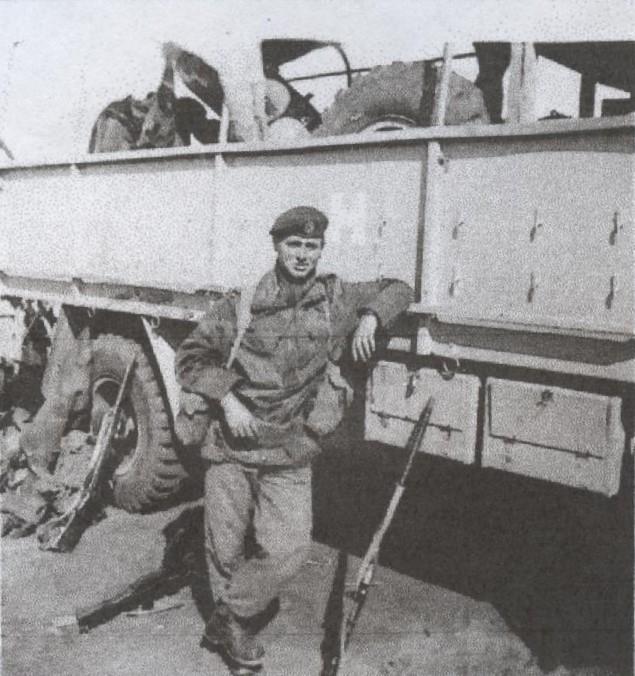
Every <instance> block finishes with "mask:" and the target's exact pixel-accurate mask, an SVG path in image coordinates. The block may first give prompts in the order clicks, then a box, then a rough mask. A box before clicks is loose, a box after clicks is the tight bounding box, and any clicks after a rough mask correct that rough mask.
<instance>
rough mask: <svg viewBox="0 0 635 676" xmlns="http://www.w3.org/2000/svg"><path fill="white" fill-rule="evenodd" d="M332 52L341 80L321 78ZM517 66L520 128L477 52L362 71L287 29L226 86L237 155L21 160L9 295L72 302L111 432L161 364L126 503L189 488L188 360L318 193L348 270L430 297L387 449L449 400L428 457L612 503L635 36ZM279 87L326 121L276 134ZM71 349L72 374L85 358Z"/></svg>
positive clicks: (2, 179)
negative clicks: (286, 217) (196, 334)
mask: <svg viewBox="0 0 635 676" xmlns="http://www.w3.org/2000/svg"><path fill="white" fill-rule="evenodd" d="M324 49H331V50H334V51H335V52H336V53H337V54H339V55H340V57H341V58H342V61H343V67H342V68H341V69H339V70H337V71H326V72H321V73H312V74H311V75H302V74H300V75H298V74H297V68H296V69H295V70H294V68H295V66H296V65H297V62H298V61H302V59H303V58H305V57H307V56H311V55H312V54H313V53H314V52H316V51H319V50H324ZM504 52H505V53H506V54H507V56H506V57H504V58H503V60H504V61H505V63H504V64H503V66H504V67H503V68H499V71H500V73H499V74H500V80H499V81H498V82H494V89H496V88H497V87H498V88H499V89H500V91H501V93H504V111H503V112H504V114H503V120H502V123H496V124H494V123H488V119H489V117H488V112H487V111H488V109H490V107H491V100H489V101H488V100H487V97H486V96H485V97H484V94H483V92H485V93H487V87H486V86H484V84H483V82H484V78H483V68H482V66H483V64H482V62H481V63H480V64H479V66H480V70H479V77H478V78H477V80H476V84H475V83H474V82H472V81H471V80H470V79H469V78H467V77H463V76H461V75H457V74H456V73H455V72H454V69H459V65H458V64H460V63H461V62H462V59H459V58H458V57H463V56H465V57H466V58H469V57H471V56H473V55H470V54H468V55H458V56H457V55H455V54H453V50H452V48H451V46H446V49H445V51H444V54H443V57H441V58H438V59H433V60H427V61H421V62H414V63H409V64H405V63H393V64H390V65H387V66H380V67H378V68H374V69H370V70H368V69H364V70H361V71H356V70H355V69H352V68H351V66H350V64H349V62H348V60H347V58H346V56H345V52H344V50H343V48H342V47H341V46H340V45H339V44H336V43H328V42H320V41H315V40H313V41H312V40H287V39H285V40H282V39H280V40H277V41H276V40H270V39H268V40H263V42H262V43H261V45H260V49H259V50H255V52H254V53H255V54H256V56H257V60H258V61H257V67H253V68H251V70H249V73H251V74H250V75H249V76H248V77H247V80H245V78H242V79H241V78H237V79H236V78H235V79H234V80H231V78H227V79H226V80H225V81H224V84H225V83H227V84H226V86H228V85H229V84H230V80H231V81H233V82H234V83H238V84H236V86H239V87H243V89H242V90H241V92H240V96H238V97H234V98H233V99H232V97H231V96H227V99H226V101H225V102H224V103H223V105H222V106H221V108H220V113H221V114H220V118H221V120H220V121H221V124H220V138H219V140H218V143H214V144H212V145H208V146H200V147H173V148H157V149H147V148H146V149H137V150H129V151H125V152H115V153H99V154H92V155H89V154H78V155H76V156H73V157H66V158H62V159H60V158H50V159H46V158H45V159H43V160H40V161H33V162H20V161H19V160H13V161H10V160H8V159H7V160H6V161H5V163H4V164H3V165H0V223H1V226H0V227H1V230H2V242H3V245H2V247H1V248H0V296H2V297H3V298H5V299H7V300H10V301H11V307H19V306H21V304H22V305H24V303H26V302H28V301H30V302H31V303H37V304H40V305H43V306H46V307H49V306H53V307H54V308H56V311H57V314H58V316H59V317H64V318H65V320H64V322H63V323H64V325H65V326H66V327H67V328H68V327H70V334H68V335H71V334H72V336H73V337H74V339H75V340H77V341H78V342H81V343H82V345H88V347H89V351H90V361H91V370H90V383H89V385H88V395H89V396H88V399H89V407H90V420H91V424H93V423H95V421H98V420H99V416H100V415H103V411H104V410H105V408H106V407H107V406H109V405H112V403H113V400H114V397H115V396H116V392H117V390H118V386H119V383H120V382H121V379H122V378H123V376H124V373H125V367H126V365H127V363H129V361H130V357H131V356H132V355H134V356H135V357H136V364H137V366H136V370H135V374H134V380H133V383H132V387H131V389H130V394H129V397H128V399H127V401H126V403H125V405H124V412H125V417H126V424H125V425H123V428H122V429H123V430H124V431H122V433H121V435H120V436H121V438H120V440H119V441H120V443H119V444H118V449H119V452H118V457H117V460H116V467H114V469H113V479H112V500H113V502H114V504H116V505H118V506H120V507H123V508H124V509H127V510H129V511H142V510H145V509H148V508H151V507H154V506H155V505H157V504H160V503H161V502H162V501H163V500H165V499H166V498H168V497H169V496H171V495H172V494H173V493H174V492H175V491H176V490H178V487H179V486H180V485H181V483H182V482H183V480H184V479H185V477H186V476H187V474H188V472H187V471H186V467H185V466H186V465H187V458H186V456H185V454H184V453H183V449H182V448H181V447H180V444H179V441H178V440H177V439H176V438H175V435H174V432H173V423H174V419H175V415H176V412H177V410H178V400H179V388H178V385H177V383H176V381H175V377H174V351H175V349H176V348H177V347H178V345H179V343H180V341H181V340H182V339H183V338H184V337H185V335H187V333H188V331H189V330H191V328H192V327H193V324H194V322H196V321H197V320H198V319H199V318H200V317H201V316H202V315H203V314H204V313H205V311H206V310H207V309H208V308H209V307H210V304H212V303H214V302H217V301H218V300H219V299H221V298H226V297H227V296H229V297H231V298H235V299H236V302H237V303H238V302H239V301H240V297H241V293H243V294H244V292H245V290H247V289H249V288H250V287H253V286H254V285H255V284H256V283H257V281H258V279H259V277H260V276H261V275H262V274H263V273H264V272H265V271H266V270H267V269H268V267H269V266H270V265H271V262H272V252H271V248H270V243H269V241H268V239H269V236H268V234H267V231H268V228H267V227H265V225H266V224H268V223H272V222H273V221H274V219H275V218H276V216H277V215H279V214H280V213H281V212H282V211H284V210H285V209H287V208H290V207H292V206H296V205H298V204H310V205H313V206H315V207H317V208H319V209H321V210H322V211H324V212H325V213H326V214H327V215H328V217H329V221H330V225H329V230H328V241H327V246H326V248H325V252H324V256H323V266H324V268H325V269H326V270H328V271H331V272H335V273H337V274H338V275H340V276H342V277H343V278H345V279H348V280H353V281H354V280H368V279H377V278H382V277H387V278H388V277H389V278H397V279H401V280H403V281H405V282H407V283H408V284H410V285H411V286H412V287H413V288H414V289H415V294H416V300H415V302H414V303H413V304H412V306H411V307H410V308H409V310H408V311H407V313H406V316H405V317H404V320H403V322H401V323H400V324H399V326H398V327H397V328H396V329H395V331H394V332H393V334H391V336H390V337H389V338H388V340H387V344H386V346H385V348H384V349H383V350H382V352H381V354H380V355H379V359H378V360H377V362H376V363H375V364H374V365H373V366H372V368H371V369H370V372H369V374H368V377H367V380H366V386H365V387H366V389H365V421H364V438H365V440H367V441H370V442H379V443H381V444H383V445H385V446H386V447H387V448H399V447H404V446H405V444H406V441H407V439H408V437H409V435H410V432H411V430H412V428H413V426H414V425H415V422H416V421H417V419H418V418H419V416H420V414H421V411H422V409H423V407H424V404H425V402H426V401H427V400H428V399H429V397H430V396H433V397H434V399H435V402H436V405H435V408H434V411H433V413H432V416H431V420H430V426H429V429H428V433H427V435H426V438H425V441H424V443H423V448H422V449H421V450H422V451H423V452H424V453H428V454H432V455H435V456H441V457H443V458H447V459H449V460H452V461H455V462H457V463H463V464H465V465H470V466H476V467H480V468H489V469H492V470H497V471H501V472H508V473H513V474H518V475H522V476H525V477H529V478H532V479H538V480H545V481H549V482H554V483H557V484H562V485H566V486H571V487H575V488H578V489H581V490H586V491H592V492H594V493H599V494H603V495H605V496H607V497H611V496H615V495H616V494H618V492H619V491H620V489H621V488H623V487H624V485H627V484H628V480H629V473H630V469H629V468H630V467H631V462H632V460H631V457H632V453H633V450H634V439H635V431H634V428H635V261H634V251H635V235H634V232H633V229H634V223H633V207H634V192H633V189H634V188H633V186H634V180H633V179H634V158H635V133H634V131H635V114H634V112H633V111H634V110H635V106H634V98H635V80H634V79H633V73H634V72H635V71H634V70H633V68H632V64H633V59H634V57H635V43H633V42H605V43H513V44H507V46H506V47H505V49H504ZM455 56H456V57H457V58H453V57H455ZM505 59H506V60H505ZM543 62H549V63H550V64H552V65H553V64H555V66H557V67H559V68H563V69H566V70H567V72H568V73H570V74H572V76H573V81H574V82H575V85H576V87H577V90H576V91H575V100H576V104H577V105H576V110H574V111H571V112H570V114H564V113H562V112H561V111H558V110H556V109H554V110H553V111H552V112H551V113H549V114H548V115H546V116H543V117H542V118H541V119H539V114H538V113H537V105H536V102H537V96H538V94H537V91H538V90H537V87H538V86H539V85H540V82H539V80H540V77H539V76H540V64H541V63H543ZM505 71H506V73H507V74H506V75H505V79H504V80H503V73H504V72H505ZM294 73H295V75H294ZM272 78H273V79H277V80H278V81H281V82H283V85H284V87H285V88H288V89H289V92H290V95H289V98H290V100H294V101H295V102H296V103H297V102H298V101H300V100H301V101H304V108H303V111H304V112H302V113H301V114H300V115H297V114H294V115H290V117H293V118H294V120H295V121H296V122H299V124H300V125H302V126H303V127H304V128H305V129H304V130H302V131H303V133H301V134H297V133H293V134H291V135H277V134H275V133H274V131H275V129H274V127H275V123H276V122H278V121H279V119H280V116H278V117H277V118H276V120H275V121H272V120H271V119H268V118H267V110H266V107H267V98H266V92H267V87H266V80H267V79H269V80H270V79H272ZM328 78H344V79H345V80H346V83H347V85H348V88H347V89H344V90H343V91H342V92H341V93H339V94H338V95H337V96H336V97H335V99H334V100H333V101H332V102H331V103H330V107H328V108H327V109H326V110H325V111H322V112H321V113H320V111H318V110H317V108H316V107H314V106H313V104H312V103H310V102H311V97H310V95H309V91H308V90H307V89H306V88H305V87H306V86H307V84H308V83H315V82H316V81H319V80H320V79H328ZM222 79H223V78H222V71H221V80H222ZM479 81H480V86H477V85H478V84H479ZM241 83H242V84H241ZM245 83H247V84H245ZM490 84H491V82H490ZM547 84H548V83H547ZM247 85H248V86H247ZM245 86H247V88H246V89H245ZM609 87H610V88H611V90H610V91H611V92H612V93H611V96H609V97H607V98H605V99H604V100H602V92H605V91H607V89H606V88H609ZM547 89H549V88H547ZM553 94H554V92H553V87H552V91H551V95H553ZM236 100H239V101H240V104H239V110H240V114H239V115H237V114H236V110H237V108H236V105H238V104H236V103H233V101H236ZM308 106H311V107H310V109H309V108H308ZM300 108H302V106H300ZM294 109H295V110H296V111H297V110H298V106H295V108H294ZM307 111H308V112H307ZM282 117H284V115H283V116H282ZM232 121H233V122H234V124H233V128H234V129H235V128H236V124H237V123H238V125H239V127H240V128H241V129H242V130H243V131H242V133H241V134H240V138H241V140H231V138H230V136H229V134H230V129H231V128H232V124H231V122H232ZM308 123H310V126H311V129H309V128H308V127H309V124H308ZM245 129H248V131H247V132H245V131H244V130H245ZM296 131H297V128H296ZM304 131H306V133H304ZM5 142H6V143H7V145H8V146H9V147H10V145H11V144H10V139H5ZM60 324H61V322H59V320H58V325H60ZM67 333H68V331H67ZM18 342H19V341H18ZM61 342H63V341H61V340H60V341H57V342H56V338H55V336H53V338H52V345H53V347H52V352H51V354H50V355H49V363H50V364H53V363H57V364H58V366H59V368H62V369H64V368H66V369H72V368H73V365H72V362H68V360H67V361H66V362H64V359H59V358H58V359H57V360H56V355H55V352H56V349H57V347H56V345H57V344H59V343H61ZM17 352H19V350H18V349H16V347H15V340H14V341H13V353H14V354H16V353H17ZM14 358H15V357H14ZM64 364H66V365H65V366H64ZM100 411H101V413H100Z"/></svg>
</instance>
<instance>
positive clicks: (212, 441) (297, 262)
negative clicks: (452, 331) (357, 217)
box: [176, 206, 412, 668]
mask: <svg viewBox="0 0 635 676" xmlns="http://www.w3.org/2000/svg"><path fill="white" fill-rule="evenodd" d="M327 225H328V220H327V218H326V216H325V215H324V214H323V213H322V212H320V211H318V210H317V209H315V208H313V207H306V206H301V207H295V208H293V209H290V210H288V211H286V212H284V213H283V214H282V215H281V216H279V218H278V219H277V220H276V221H275V223H274V225H273V227H272V228H271V230H270V234H271V236H272V238H273V244H274V249H275V251H276V254H277V261H276V264H275V267H274V269H273V270H272V271H270V272H268V273H267V274H265V276H264V277H263V278H262V279H261V281H260V282H259V284H258V286H257V288H256V291H255V294H254V297H253V300H252V302H251V307H250V321H249V323H248V325H247V327H246V330H245V331H244V334H242V335H239V332H238V329H237V324H238V321H237V316H236V312H235V307H234V305H233V304H232V303H231V302H230V301H229V300H228V301H224V302H221V303H219V304H217V305H216V306H215V307H214V309H213V311H212V312H210V313H209V314H208V315H207V316H206V317H205V318H204V319H203V320H202V321H201V323H200V324H199V326H198V327H197V328H196V329H195V330H194V331H193V332H192V334H191V335H190V336H189V337H188V338H187V339H186V340H185V341H184V342H183V344H182V345H181V347H180V348H179V350H178V352H177V355H176V371H177V378H178V380H179V382H180V384H181V386H182V388H183V391H184V393H185V399H186V400H187V398H188V397H190V404H191V401H192V399H191V398H192V397H194V401H199V402H202V403H203V404H204V405H203V406H202V407H199V409H198V410H199V411H200V410H205V406H209V407H210V410H211V411H212V415H211V425H210V427H209V431H208V432H207V436H206V438H205V442H204V444H203V455H204V456H205V457H206V458H207V459H208V460H209V462H210V466H209V469H208V471H207V473H206V480H205V519H206V524H205V530H206V552H207V559H208V568H209V576H210V584H211V588H212V594H213V596H214V601H215V604H216V605H215V610H214V613H213V615H212V617H211V619H210V620H209V622H208V624H207V627H206V632H205V636H206V638H207V640H208V641H209V642H210V643H211V644H213V645H214V646H216V647H218V648H220V649H221V650H222V651H223V652H224V654H225V655H226V657H228V658H229V660H230V661H231V662H234V663H236V664H238V665H240V666H243V667H251V668H257V667H259V666H260V665H261V662H262V658H263V656H264V649H263V648H262V646H261V645H260V643H259V642H258V641H257V639H256V633H257V630H258V627H259V617H261V616H262V615H263V613H264V611H266V610H267V609H268V608H270V606H271V604H272V603H273V602H274V601H275V600H276V598H277V595H278V592H279V589H280V587H281V586H282V585H283V584H284V583H285V582H286V581H287V580H289V579H290V578H291V577H292V576H294V575H295V574H296V573H297V571H298V570H299V568H300V567H301V565H302V563H303V562H304V560H305V557H306V554H307V552H308V549H309V546H310V543H311V527H312V512H311V460H312V458H313V457H314V456H315V455H316V454H317V453H319V450H320V449H319V446H318V443H317V442H318V439H319V436H320V435H321V434H323V433H325V432H328V431H331V430H332V429H333V428H334V427H335V426H336V424H337V422H338V421H339V419H340V417H341V406H340V404H341V398H340V397H339V394H341V391H338V380H337V378H336V377H333V376H334V375H337V374H334V373H333V370H334V369H333V365H334V364H335V363H337V361H338V360H339V359H340V358H341V356H342V354H343V353H344V351H345V349H346V347H347V341H348V339H349V337H350V335H351V334H352V341H351V353H352V356H353V359H354V360H356V361H366V360H368V359H369V358H370V357H371V355H372V354H373V352H374V350H375V334H376V331H377V329H378V328H379V327H383V328H385V327H387V326H388V325H390V323H391V322H392V321H393V320H394V319H395V318H396V317H397V316H398V315H399V314H401V313H402V312H403V311H404V310H405V309H406V307H407V306H408V304H409V303H410V302H411V300H412V291H411V289H410V288H409V287H408V286H407V285H406V284H404V283H403V282H399V281H396V280H381V281H378V282H360V283H347V282H343V281H341V280H340V279H338V278H337V277H336V276H334V275H326V276H321V275H317V274H316V268H317V264H318V261H319V260H320V257H321V255H322V250H323V247H324V233H325V230H326V228H327ZM237 335H238V338H237ZM232 345H234V347H232ZM230 353H232V355H234V358H233V359H230V358H229V355H230ZM228 359H229V361H230V362H231V366H229V367H228ZM337 373H339V371H337ZM339 385H341V377H340V381H339ZM188 393H189V394H188ZM203 400H204V402H203ZM196 409H197V406H196V405H194V406H193V407H192V406H190V411H194V412H195V411H196ZM194 415H196V413H194ZM250 529H253V533H254V535H255V539H256V542H257V551H256V553H255V554H254V555H253V556H251V557H249V558H246V557H245V551H244V550H245V547H244V545H245V535H246V534H247V532H248V531H249V530H250Z"/></svg>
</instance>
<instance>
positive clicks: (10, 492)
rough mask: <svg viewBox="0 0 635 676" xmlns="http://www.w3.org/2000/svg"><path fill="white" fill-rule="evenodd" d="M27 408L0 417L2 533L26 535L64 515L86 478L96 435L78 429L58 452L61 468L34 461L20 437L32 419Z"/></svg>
mask: <svg viewBox="0 0 635 676" xmlns="http://www.w3.org/2000/svg"><path fill="white" fill-rule="evenodd" d="M31 419H32V416H31V414H30V413H29V412H28V411H26V410H25V409H21V408H16V409H13V410H9V411H7V412H5V413H4V415H3V416H2V418H0V514H1V516H2V528H1V535H2V537H5V536H9V537H26V536H28V535H31V534H32V533H33V532H35V530H36V529H37V528H38V526H40V525H41V524H43V523H46V522H47V521H49V520H50V519H52V518H53V517H56V516H58V515H60V514H64V513H65V512H66V511H67V509H68V507H69V505H70V504H71V502H72V500H73V498H74V496H75V494H76V493H77V491H78V490H79V489H80V488H81V486H82V482H83V480H84V478H85V476H86V470H87V463H88V460H89V458H90V455H91V451H92V445H93V439H92V438H91V437H90V435H89V434H87V433H84V432H80V431H78V430H73V431H71V432H70V433H69V434H67V435H66V436H65V437H64V438H63V439H62V442H61V444H60V448H59V449H58V450H57V451H56V455H57V462H56V465H55V470H54V471H53V472H48V471H46V470H44V469H41V468H39V467H37V466H35V465H33V464H32V463H31V462H30V461H29V457H28V455H27V454H26V453H25V452H24V450H23V449H22V447H21V445H20V435H21V433H22V431H23V430H25V429H27V428H28V426H29V424H30V423H31Z"/></svg>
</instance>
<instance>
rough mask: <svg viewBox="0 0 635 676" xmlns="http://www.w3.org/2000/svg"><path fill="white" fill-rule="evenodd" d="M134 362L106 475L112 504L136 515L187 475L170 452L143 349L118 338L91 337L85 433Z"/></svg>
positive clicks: (98, 419)
mask: <svg viewBox="0 0 635 676" xmlns="http://www.w3.org/2000/svg"><path fill="white" fill-rule="evenodd" d="M133 356H135V357H136V367H135V371H134V374H133V378H132V382H131V386H130V391H129V394H128V397H127V399H126V400H125V401H124V405H123V413H124V415H123V420H122V424H121V426H120V428H119V430H118V432H117V436H116V438H115V440H114V441H113V447H114V449H115V452H116V461H115V464H116V467H115V469H114V471H113V475H112V501H113V503H114V504H115V505H116V506H117V507H122V508H123V509H125V510H126V511H128V512H140V511H143V510H145V509H147V508H149V507H152V506H154V505H156V504H157V503H160V502H162V501H164V500H166V499H167V498H168V497H170V496H171V495H173V494H174V493H175V492H176V491H177V490H178V489H179V487H180V486H181V483H182V481H183V479H185V477H186V476H187V473H186V472H185V470H184V469H183V467H182V465H181V463H180V461H179V459H178V457H177V454H176V452H175V449H174V444H173V437H172V430H171V427H170V421H169V417H168V414H167V412H166V410H165V405H164V401H163V396H162V392H161V388H160V387H159V383H158V382H157V379H156V377H155V374H154V370H153V368H152V365H151V364H150V362H149V360H148V358H147V356H146V354H145V352H144V350H143V348H142V347H141V345H139V343H137V342H136V341H134V340H132V339H129V338H124V337H122V336H117V335H111V334H102V335H99V336H97V338H95V340H94V342H93V348H92V359H93V365H92V375H91V393H92V410H91V428H92V430H93V432H96V431H97V430H98V429H99V425H100V423H101V419H102V418H103V416H104V414H105V412H106V411H107V409H108V408H109V407H110V406H112V405H113V404H114V402H115V399H116V397H117V392H118V390H119V385H120V383H121V381H122V380H123V376H124V374H125V371H126V367H127V366H128V364H129V363H130V360H131V359H132V357H133Z"/></svg>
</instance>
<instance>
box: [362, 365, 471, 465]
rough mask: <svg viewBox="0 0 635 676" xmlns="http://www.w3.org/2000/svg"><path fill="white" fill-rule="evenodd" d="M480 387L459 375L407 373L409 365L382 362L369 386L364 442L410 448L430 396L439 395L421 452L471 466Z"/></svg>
mask: <svg viewBox="0 0 635 676" xmlns="http://www.w3.org/2000/svg"><path fill="white" fill-rule="evenodd" d="M479 387H480V382H479V379H478V378H477V377H476V376H470V375H464V374H457V375H454V376H453V377H452V378H451V379H449V380H446V379H444V378H443V377H442V376H441V375H440V374H439V373H438V372H437V371H434V370H432V369H424V368H422V369H417V370H408V368H407V367H406V365H405V364H400V363H395V362H386V361H383V362H379V363H378V364H377V366H376V367H375V368H374V369H373V372H372V374H371V377H370V378H369V382H368V393H367V397H366V422H365V437H366V439H367V440H369V441H380V442H382V443H385V444H391V445H392V446H402V447H403V446H405V445H406V442H407V441H408V437H409V436H410V433H411V432H412V428H413V427H414V424H415V422H416V421H417V419H418V418H419V416H420V415H421V411H422V410H423V407H424V405H425V403H426V401H427V400H428V397H430V396H434V398H435V406H434V409H433V411H432V416H431V418H430V426H429V428H428V430H427V432H426V435H425V438H424V442H423V446H422V448H421V450H422V451H423V452H424V453H430V454H431V455H439V456H443V457H445V458H450V459H452V460H457V461H459V462H463V463H465V464H472V463H474V460H475V445H476V422H477V410H478V395H479Z"/></svg>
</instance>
